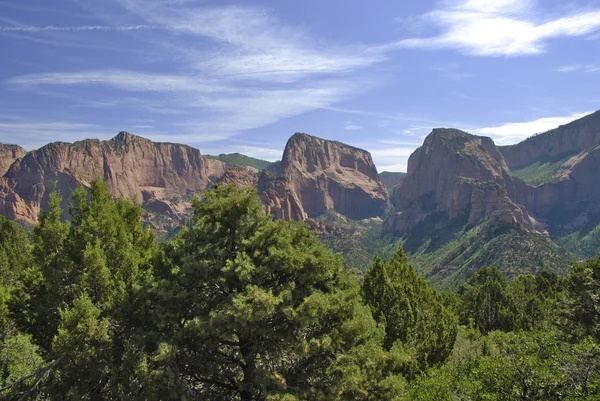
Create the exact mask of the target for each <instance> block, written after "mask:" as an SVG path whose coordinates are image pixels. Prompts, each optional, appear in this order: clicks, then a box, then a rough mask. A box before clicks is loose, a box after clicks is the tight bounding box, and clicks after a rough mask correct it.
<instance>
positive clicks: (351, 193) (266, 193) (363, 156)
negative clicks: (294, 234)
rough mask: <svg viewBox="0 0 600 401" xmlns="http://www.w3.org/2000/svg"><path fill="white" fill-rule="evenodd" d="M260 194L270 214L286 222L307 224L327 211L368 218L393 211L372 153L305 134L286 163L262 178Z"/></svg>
mask: <svg viewBox="0 0 600 401" xmlns="http://www.w3.org/2000/svg"><path fill="white" fill-rule="evenodd" d="M259 191H260V192H261V197H262V199H263V201H264V203H265V204H266V205H267V210H268V211H269V212H270V213H273V214H275V215H276V216H278V217H283V218H286V219H294V220H306V219H308V218H309V217H316V216H318V215H320V214H322V213H324V212H325V211H327V210H334V211H336V212H338V213H341V214H343V215H345V216H348V217H350V218H369V217H375V216H381V215H383V214H384V213H385V211H386V210H387V209H388V208H389V196H388V194H387V190H386V188H385V186H384V185H383V184H382V183H381V181H380V180H379V177H378V175H377V169H376V168H375V165H374V163H373V160H372V158H371V154H370V153H369V152H367V151H365V150H362V149H358V148H355V147H352V146H350V145H346V144H343V143H340V142H336V141H329V140H325V139H322V138H318V137H314V136H311V135H307V134H303V133H296V134H294V135H293V136H292V137H291V138H290V139H289V140H288V142H287V144H286V147H285V151H284V154H283V158H282V160H281V163H276V164H273V165H271V166H270V167H269V168H268V171H266V172H265V173H263V174H262V175H261V179H260V180H259Z"/></svg>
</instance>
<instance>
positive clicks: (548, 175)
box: [510, 160, 563, 186]
mask: <svg viewBox="0 0 600 401" xmlns="http://www.w3.org/2000/svg"><path fill="white" fill-rule="evenodd" d="M562 165H563V161H560V160H559V161H556V162H549V161H548V162H545V163H543V162H540V161H536V162H534V163H531V164H529V165H527V166H525V167H523V168H520V169H518V170H512V171H511V172H510V174H511V175H513V176H515V177H517V178H520V179H521V180H523V181H525V182H526V183H527V184H529V185H533V186H538V185H541V184H545V183H548V182H556V181H558V178H559V177H560V176H559V173H560V171H561V169H562Z"/></svg>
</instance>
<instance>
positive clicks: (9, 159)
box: [0, 143, 27, 176]
mask: <svg viewBox="0 0 600 401" xmlns="http://www.w3.org/2000/svg"><path fill="white" fill-rule="evenodd" d="M26 153H27V152H25V149H23V148H22V147H20V146H19V145H4V144H2V143H0V176H2V175H4V173H6V170H8V168H9V167H10V166H11V165H12V164H13V163H14V162H15V160H17V159H20V158H22V157H23V156H25V154H26Z"/></svg>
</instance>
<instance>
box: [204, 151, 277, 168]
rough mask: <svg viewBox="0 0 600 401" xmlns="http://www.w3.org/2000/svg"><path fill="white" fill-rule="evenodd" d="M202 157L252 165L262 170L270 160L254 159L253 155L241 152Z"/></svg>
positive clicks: (239, 164)
mask: <svg viewBox="0 0 600 401" xmlns="http://www.w3.org/2000/svg"><path fill="white" fill-rule="evenodd" d="M204 157H206V158H207V159H214V160H220V161H222V162H224V163H231V164H236V165H238V166H248V167H253V168H255V169H257V170H264V169H266V168H267V167H268V166H269V164H271V162H268V161H266V160H261V159H255V158H254V157H250V156H246V155H243V154H241V153H229V154H225V153H221V154H220V155H218V156H212V155H204Z"/></svg>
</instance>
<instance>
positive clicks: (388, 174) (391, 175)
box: [379, 171, 406, 197]
mask: <svg viewBox="0 0 600 401" xmlns="http://www.w3.org/2000/svg"><path fill="white" fill-rule="evenodd" d="M404 177H406V173H401V172H397V171H382V172H381V173H379V179H380V180H381V182H383V185H385V187H386V188H387V189H388V193H389V194H390V197H392V195H393V194H394V191H395V190H396V187H398V184H400V182H401V181H402V180H403V179H404Z"/></svg>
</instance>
